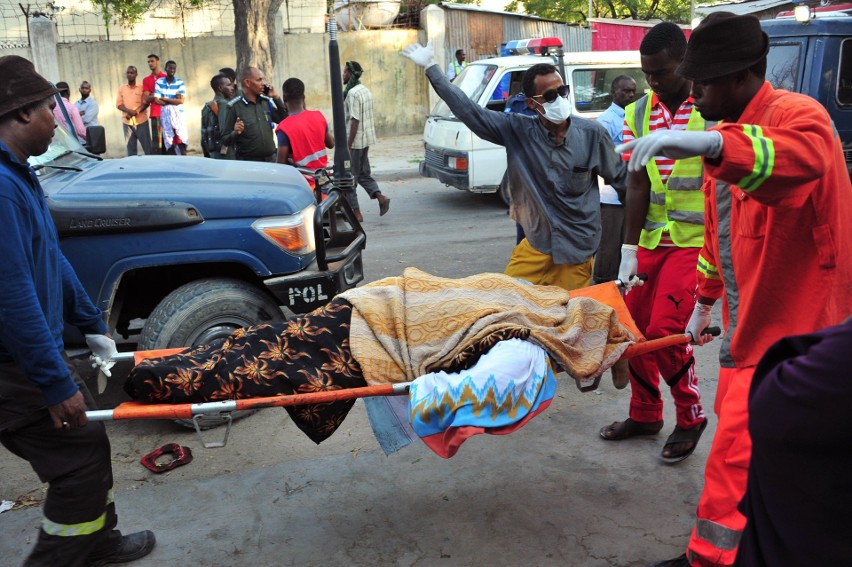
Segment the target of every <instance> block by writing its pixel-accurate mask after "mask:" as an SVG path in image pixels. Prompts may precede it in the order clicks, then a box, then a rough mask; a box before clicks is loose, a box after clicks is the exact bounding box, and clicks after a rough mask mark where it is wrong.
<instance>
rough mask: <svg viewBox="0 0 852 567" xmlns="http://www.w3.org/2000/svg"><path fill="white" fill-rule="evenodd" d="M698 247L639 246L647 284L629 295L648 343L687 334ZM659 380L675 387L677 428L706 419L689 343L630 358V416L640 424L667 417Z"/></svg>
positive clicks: (672, 390) (627, 300) (632, 311)
mask: <svg viewBox="0 0 852 567" xmlns="http://www.w3.org/2000/svg"><path fill="white" fill-rule="evenodd" d="M698 250H699V249H698V248H679V247H677V246H658V247H657V248H655V249H654V250H648V249H646V248H642V247H641V246H640V247H639V253H638V256H637V260H638V262H639V273H643V272H644V273H647V274H648V281H647V282H645V285H644V286H642V287H634V288H633V289H632V290H630V293H628V294H627V296H626V297H625V302H626V303H627V307H628V309H630V314H631V315H632V316H633V319H634V320H635V321H636V325H637V326H638V327H639V330H640V331H642V333H643V334H644V335H645V337H646V338H647V339H649V340H650V339H659V338H662V337H665V336H668V335H674V334H680V333H683V332H684V329H685V328H686V324H687V323H688V322H689V317H690V316H691V315H692V310H693V308H694V307H695V289H696V287H697V275H696V266H697V265H698ZM660 377H662V378H663V380H665V381H666V383H667V384H668V385H669V388H671V393H672V397H673V398H674V401H675V406H676V410H677V411H676V414H677V424H678V425H679V426H680V427H682V428H686V429H689V428H692V427H695V426H696V425H698V424H699V423H700V422H702V421H704V419H705V417H704V410H703V409H702V408H701V393H700V392H699V390H698V378H696V376H695V359H694V358H693V356H692V346H691V345H688V344H687V345H677V346H672V347H669V348H665V349H660V350H657V351H654V352H650V353H648V354H645V355H642V356H639V357H636V358H632V359H630V389H631V394H630V418H631V419H632V420H634V421H639V422H646V423H647V422H651V421H660V420H661V419H663V399H662V397H661V395H660Z"/></svg>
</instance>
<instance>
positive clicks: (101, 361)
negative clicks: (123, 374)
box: [86, 335, 118, 390]
mask: <svg viewBox="0 0 852 567" xmlns="http://www.w3.org/2000/svg"><path fill="white" fill-rule="evenodd" d="M86 344H87V345H89V348H90V349H91V351H92V356H90V357H89V360H91V361H92V368H97V369H99V370H100V371H101V372H102V373H103V374H104V376H106V377H107V378H109V377H110V376H112V373H111V372H110V371H109V369H110V368H112V367H113V366H114V365H115V361H113V360H112V357H113V356H114V355H116V354H118V349H116V348H115V341H114V340H112V339H111V338H109V337H108V336H106V335H86ZM98 389H99V390H100V381H99V383H98Z"/></svg>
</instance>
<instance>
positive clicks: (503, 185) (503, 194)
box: [497, 175, 511, 207]
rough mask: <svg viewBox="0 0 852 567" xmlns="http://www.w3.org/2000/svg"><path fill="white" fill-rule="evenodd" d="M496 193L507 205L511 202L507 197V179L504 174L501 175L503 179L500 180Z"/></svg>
mask: <svg viewBox="0 0 852 567" xmlns="http://www.w3.org/2000/svg"><path fill="white" fill-rule="evenodd" d="M497 195H498V196H499V197H500V200H501V201H503V204H504V205H506V206H507V207H508V206H509V205H510V204H511V200H510V197H509V179H508V177H507V176H506V175H504V176H503V180H502V181H500V185H499V186H498V187H497Z"/></svg>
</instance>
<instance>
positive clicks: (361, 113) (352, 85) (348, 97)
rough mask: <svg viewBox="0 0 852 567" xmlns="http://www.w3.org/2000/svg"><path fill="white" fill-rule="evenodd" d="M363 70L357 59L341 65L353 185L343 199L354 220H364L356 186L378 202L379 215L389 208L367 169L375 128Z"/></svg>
mask: <svg viewBox="0 0 852 567" xmlns="http://www.w3.org/2000/svg"><path fill="white" fill-rule="evenodd" d="M363 72H364V69H363V68H362V67H361V65H360V64H359V63H358V62H357V61H347V62H346V64H345V65H344V67H343V82H345V83H346V87H345V88H344V89H343V110H344V114H345V122H346V140H347V143H348V145H349V157H350V158H351V164H352V178H353V180H354V182H355V183H354V185H353V186H352V190H351V191H348V190H347V191H346V192H345V196H346V200H347V201H349V204H350V205H352V211H353V212H354V213H355V218H356V219H358V222H361V221H363V220H364V217H363V215H362V214H361V208H360V206H359V205H358V193H357V190H358V185H360V186H361V187H363V188H364V190H365V191H366V192H367V195H369V196H370V199H375V200H376V201H378V202H379V216H383V215H385V214H386V213H387V212H388V209H390V198H389V197H385V196H384V195H382V191H381V189H379V184H378V183H376V180H375V179H373V174H372V172H371V171H370V153H369V152H370V146H371V145H373V144H375V143H376V127H375V121H374V120H373V95H372V93H371V92H370V89H368V88H367V87H365V86H364V85H362V84H361V75H362V74H363Z"/></svg>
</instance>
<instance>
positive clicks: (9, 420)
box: [0, 55, 155, 567]
mask: <svg viewBox="0 0 852 567" xmlns="http://www.w3.org/2000/svg"><path fill="white" fill-rule="evenodd" d="M0 73H2V75H3V76H4V77H6V82H5V84H4V88H3V89H2V90H0V241H2V242H3V254H4V269H3V270H2V272H0V442H2V443H3V445H4V446H5V447H6V448H7V449H9V450H10V451H11V452H12V453H14V454H15V455H18V456H19V457H21V458H23V459H26V460H27V461H29V463H30V465H31V466H32V468H33V470H34V471H35V472H36V473H37V474H38V477H39V479H40V480H41V481H42V482H44V483H47V485H48V489H47V497H46V499H45V503H44V517H43V519H42V522H41V529H40V530H39V535H38V540H37V541H36V542H35V546H34V547H33V549H32V552H31V553H30V555H29V557H28V558H27V559H26V560H25V562H24V565H25V566H27V567H29V566H45V567H47V566H51V567H57V566H72V565H73V566H80V565H85V566H92V565H105V564H108V563H121V562H127V561H132V560H134V559H138V558H140V557H143V556H145V555H147V554H148V553H150V551H151V550H152V549H153V547H154V544H155V539H154V534H153V533H151V532H150V531H143V532H137V533H134V534H130V535H126V536H123V535H121V532H119V531H118V530H116V529H114V528H115V526H116V523H117V517H116V514H115V504H114V503H113V497H112V464H111V461H110V445H109V439H107V436H106V430H105V429H104V426H103V424H102V423H99V422H97V423H96V422H89V421H88V420H87V418H86V410H87V409H89V408H94V402H93V400H92V397H91V394H89V391H88V389H87V388H86V386H85V384H83V382H82V380H81V379H80V377H79V376H78V375H77V373H76V371H75V370H74V369H73V367H72V366H71V364H70V362H69V360H68V358H67V357H66V356H65V353H64V345H63V342H62V332H63V328H64V324H65V323H68V324H71V325H74V326H76V327H77V328H78V329H79V330H80V331H81V333H83V334H84V335H85V337H86V341H87V343H88V344H89V348H91V349H92V351H93V352H94V353H95V354H97V355H98V356H100V357H101V359H103V360H109V358H110V357H111V356H112V354H114V353H115V343H114V342H113V341H112V339H110V338H109V337H108V336H107V335H106V334H105V333H106V331H107V329H106V325H105V324H104V321H103V314H102V313H101V311H100V310H99V309H98V308H97V307H95V306H94V305H93V304H92V302H91V300H90V299H89V297H88V296H87V295H86V292H85V290H84V289H83V287H82V286H81V284H80V281H79V280H78V279H77V276H76V275H75V274H74V270H73V269H72V268H71V266H70V264H69V263H68V261H67V260H66V259H65V257H64V256H63V255H62V251H61V250H60V248H59V242H58V236H57V233H56V228H55V227H54V224H53V221H52V219H51V216H50V211H49V210H48V207H47V202H46V200H45V197H44V193H43V190H42V188H41V185H40V184H39V182H38V178H37V177H36V174H35V172H34V171H33V169H32V168H31V167H30V166H29V165H28V164H27V159H28V158H30V157H31V156H37V155H41V154H43V153H44V152H46V151H47V149H48V146H49V145H50V141H51V139H52V137H53V132H54V129H55V128H56V122H55V121H54V118H53V113H52V111H53V108H54V106H55V98H54V97H53V95H54V94H55V93H57V92H58V89H56V88H54V87H53V85H51V84H50V83H49V82H48V81H46V80H45V79H44V78H43V77H41V76H40V75H38V74H37V73H36V72H35V69H34V67H33V65H32V63H30V62H29V61H27V60H26V59H23V58H22V57H18V56H15V55H10V56H6V57H0Z"/></svg>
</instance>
